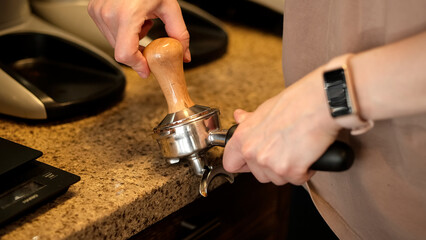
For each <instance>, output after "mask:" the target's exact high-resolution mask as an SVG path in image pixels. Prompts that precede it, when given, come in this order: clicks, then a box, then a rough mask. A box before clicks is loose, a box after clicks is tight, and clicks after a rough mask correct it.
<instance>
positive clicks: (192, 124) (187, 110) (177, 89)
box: [143, 38, 234, 196]
mask: <svg viewBox="0 0 426 240" xmlns="http://www.w3.org/2000/svg"><path fill="white" fill-rule="evenodd" d="M143 55H144V56H145V58H146V59H147V62H148V66H149V68H150V70H151V72H152V73H153V74H154V76H155V78H156V79H157V81H158V83H159V85H160V87H161V90H162V91H163V94H164V97H165V98H166V101H167V105H168V114H167V115H166V117H165V118H164V119H163V120H162V121H161V123H160V124H159V125H158V126H157V127H156V128H154V138H155V139H156V141H157V143H158V144H159V146H160V149H161V152H162V155H163V157H165V158H166V159H167V161H168V162H169V163H170V164H174V163H178V162H180V160H182V159H185V160H187V161H189V163H190V165H191V167H192V170H193V172H194V173H195V174H196V175H198V176H202V178H201V181H200V187H199V189H200V194H201V195H203V196H207V189H208V185H209V184H210V182H211V181H212V179H213V178H215V177H216V176H223V177H225V178H226V179H228V180H229V181H230V182H231V183H232V182H233V181H234V176H233V175H232V174H231V173H228V172H226V171H225V170H224V169H223V167H222V166H214V167H213V166H208V165H207V163H206V162H205V161H204V159H203V155H204V153H205V152H206V151H208V150H209V149H210V148H211V147H213V146H216V145H221V144H219V143H220V142H221V141H222V139H224V138H223V136H222V135H221V134H220V133H221V130H220V123H219V110H218V109H215V108H210V107H205V106H201V105H195V104H194V102H193V101H192V100H191V98H190V96H189V94H188V91H187V88H186V81H185V76H184V71H183V49H182V45H181V43H180V42H179V41H178V40H176V39H173V38H159V39H156V40H154V41H152V42H151V43H150V44H149V45H148V46H147V47H146V48H145V49H144V51H143ZM222 132H223V131H222ZM222 146H224V144H223V145H222Z"/></svg>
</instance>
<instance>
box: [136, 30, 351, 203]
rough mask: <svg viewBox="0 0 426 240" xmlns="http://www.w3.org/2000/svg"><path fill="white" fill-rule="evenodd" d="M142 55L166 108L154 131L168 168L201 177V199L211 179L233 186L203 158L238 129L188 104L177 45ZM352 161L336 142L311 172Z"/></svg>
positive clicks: (156, 45)
mask: <svg viewBox="0 0 426 240" xmlns="http://www.w3.org/2000/svg"><path fill="white" fill-rule="evenodd" d="M143 54H144V56H145V57H146V59H147V61H148V65H149V68H150V70H151V72H152V73H153V74H154V75H155V77H156V79H157V81H158V83H159V85H160V87H161V90H162V91H163V94H164V96H165V98H166V101H167V105H168V114H167V115H166V117H165V118H164V119H163V120H162V121H161V122H160V123H159V125H158V126H157V127H155V128H154V130H153V131H154V138H155V140H156V141H157V143H158V145H159V147H160V150H161V153H162V155H163V157H164V158H165V159H166V160H167V161H168V162H169V163H170V164H177V163H179V162H181V161H182V160H184V161H188V162H189V164H190V166H191V167H192V170H193V172H194V174H196V175H198V176H200V177H201V180H200V186H199V192H200V194H201V195H202V196H204V197H206V196H207V192H208V188H209V184H210V183H211V181H212V180H213V179H214V178H216V177H218V176H221V177H224V178H225V179H227V180H228V181H229V182H231V183H232V182H233V181H234V175H233V174H232V173H229V172H227V171H225V170H224V169H223V167H222V166H210V165H209V164H207V162H206V161H205V154H206V152H207V151H208V150H209V149H210V148H212V147H214V146H222V147H225V145H226V143H227V141H228V140H229V139H230V138H231V137H232V135H233V133H234V131H235V130H236V128H237V127H238V125H234V126H232V127H231V128H229V129H222V128H221V126H220V119H219V110H218V109H215V108H210V107H207V106H201V105H197V104H195V103H194V102H193V101H192V100H191V98H190V96H189V94H188V91H187V88H186V82H185V76H184V71H183V62H182V59H183V50H182V45H181V43H180V42H179V41H177V40H175V39H173V38H158V39H156V40H154V41H152V42H151V43H150V44H149V45H148V46H147V47H146V48H145V49H144V51H143ZM353 159H354V154H353V151H352V149H351V148H350V147H349V146H348V145H346V144H345V143H343V142H339V141H336V142H335V143H333V144H332V145H331V146H330V147H329V148H328V149H327V151H326V152H325V153H324V154H323V155H322V156H321V157H320V158H319V159H318V160H317V161H316V162H315V163H314V164H313V165H312V166H311V169H313V170H321V171H344V170H346V169H348V168H350V166H351V165H352V163H353Z"/></svg>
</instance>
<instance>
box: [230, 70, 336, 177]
mask: <svg viewBox="0 0 426 240" xmlns="http://www.w3.org/2000/svg"><path fill="white" fill-rule="evenodd" d="M234 118H235V120H236V122H237V123H239V126H238V128H237V129H236V131H235V133H234V135H233V137H232V138H231V139H230V140H229V142H228V143H227V145H226V147H225V151H224V157H223V166H224V168H225V169H226V170H227V171H229V172H252V173H253V175H254V176H255V177H256V178H257V180H258V181H260V182H262V183H266V182H273V183H274V184H276V185H283V184H286V183H292V184H295V185H301V184H303V183H305V182H306V181H307V180H309V179H310V178H311V177H312V176H313V174H314V173H315V172H314V171H312V170H309V167H310V166H311V165H312V164H313V163H314V162H315V161H316V160H317V159H318V158H319V157H320V156H321V155H322V154H323V153H324V152H325V151H326V149H327V148H328V146H329V145H330V144H332V143H333V142H334V140H335V139H336V136H337V134H338V132H339V130H340V126H339V125H337V123H335V121H334V120H333V119H332V117H331V115H330V112H329V109H328V104H327V99H326V96H325V93H324V86H323V82H322V70H321V68H319V69H317V70H315V71H314V72H312V73H310V74H308V75H307V76H305V77H304V78H302V79H301V80H299V81H298V82H296V83H295V84H293V85H291V86H290V87H288V88H286V89H285V90H283V91H282V92H281V93H280V94H278V95H277V96H275V97H273V98H271V99H269V100H267V101H266V102H264V103H263V104H261V105H260V106H259V107H258V108H257V109H256V111H254V112H252V113H249V112H245V111H243V110H236V111H235V113H234Z"/></svg>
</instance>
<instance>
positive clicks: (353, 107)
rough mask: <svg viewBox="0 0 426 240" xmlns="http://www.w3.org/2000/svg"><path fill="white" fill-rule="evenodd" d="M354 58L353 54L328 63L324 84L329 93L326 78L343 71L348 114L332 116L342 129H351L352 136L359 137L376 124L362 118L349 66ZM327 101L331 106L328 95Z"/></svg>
mask: <svg viewBox="0 0 426 240" xmlns="http://www.w3.org/2000/svg"><path fill="white" fill-rule="evenodd" d="M352 56H353V54H345V55H342V56H338V57H335V58H333V59H332V60H331V61H330V62H328V63H327V64H326V65H325V71H324V84H325V89H326V91H327V87H328V86H327V79H326V77H325V76H326V74H327V73H330V72H332V71H343V73H344V79H345V82H346V85H345V92H346V96H345V98H346V99H345V100H346V103H347V105H348V109H345V110H347V112H345V113H344V114H339V115H338V116H336V114H333V112H332V116H333V118H334V119H335V121H336V122H337V124H339V125H340V126H341V127H343V128H347V129H351V134H352V135H359V134H362V133H365V132H367V131H368V130H370V129H371V128H372V127H373V126H374V122H373V121H371V120H365V119H363V118H362V117H361V116H360V112H359V106H358V101H357V97H356V92H355V87H354V85H353V84H354V83H353V80H352V72H351V68H350V64H349V60H350V58H351V57H352ZM326 94H327V92H326ZM327 99H328V100H329V105H330V104H331V103H330V99H329V97H328V95H327ZM334 110H335V109H333V108H332V106H331V105H330V111H334Z"/></svg>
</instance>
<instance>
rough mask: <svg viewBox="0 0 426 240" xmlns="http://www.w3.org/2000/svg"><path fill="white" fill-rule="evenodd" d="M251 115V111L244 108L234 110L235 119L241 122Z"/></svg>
mask: <svg viewBox="0 0 426 240" xmlns="http://www.w3.org/2000/svg"><path fill="white" fill-rule="evenodd" d="M250 115H251V112H246V111H244V110H242V109H237V110H235V111H234V119H235V121H236V122H237V123H238V124H239V123H242V122H244V120H246V119H247V117H249V116H250Z"/></svg>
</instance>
